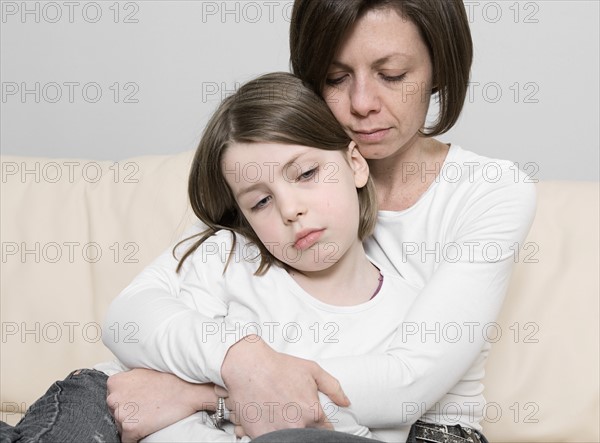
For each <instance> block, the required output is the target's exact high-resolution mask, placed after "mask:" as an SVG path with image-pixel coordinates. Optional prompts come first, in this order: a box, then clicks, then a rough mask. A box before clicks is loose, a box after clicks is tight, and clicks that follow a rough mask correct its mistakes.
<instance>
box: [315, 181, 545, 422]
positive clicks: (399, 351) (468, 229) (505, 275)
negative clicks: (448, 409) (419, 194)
mask: <svg viewBox="0 0 600 443" xmlns="http://www.w3.org/2000/svg"><path fill="white" fill-rule="evenodd" d="M505 177H510V178H512V175H508V174H505ZM524 181H525V180H523V178H521V181H520V182H515V181H514V180H512V179H510V180H509V179H507V180H503V181H501V182H498V183H495V184H493V185H490V184H487V185H486V186H485V187H484V189H485V192H479V193H478V192H474V193H473V194H472V195H471V196H470V198H469V200H467V201H465V209H464V211H463V214H464V219H463V220H461V225H460V226H459V228H458V229H457V234H456V237H455V238H453V239H452V241H454V242H456V243H457V244H459V245H461V246H462V251H463V253H462V254H461V255H460V259H459V260H456V257H455V256H452V257H450V255H451V254H448V256H449V257H450V259H451V261H450V260H447V261H444V257H443V254H442V257H441V259H442V262H441V263H440V264H439V266H438V267H437V269H436V270H435V272H434V273H433V275H432V277H431V278H430V279H429V281H428V282H427V284H426V285H425V287H424V289H423V290H422V292H421V293H420V295H419V296H418V297H417V299H416V301H415V302H414V304H413V305H412V306H411V309H410V311H409V312H408V313H407V316H406V318H405V320H404V322H403V324H402V326H401V327H400V329H399V330H398V332H397V335H396V337H395V339H394V341H393V342H392V344H391V346H390V348H389V350H388V352H387V353H386V355H371V356H368V357H367V358H365V357H360V358H357V357H348V358H336V359H329V360H321V361H319V363H320V364H321V365H322V366H323V368H324V369H326V370H327V371H328V372H330V373H332V374H333V375H335V376H336V377H337V378H338V379H339V380H340V383H341V385H342V386H343V387H344V390H345V391H346V393H347V394H348V396H349V398H350V399H351V400H352V402H353V405H352V410H353V411H354V413H355V414H356V415H357V416H358V417H360V422H361V423H362V424H364V425H366V426H369V427H388V426H392V425H396V426H397V425H402V424H411V423H413V422H414V421H416V420H417V419H418V418H419V417H420V415H421V414H422V413H424V412H425V411H428V410H429V409H430V408H432V407H433V406H435V403H436V402H437V401H438V400H440V399H441V398H442V397H443V396H444V395H446V394H447V393H448V392H450V390H451V389H452V388H453V387H454V386H455V385H456V384H457V383H458V382H459V381H460V380H461V378H463V376H464V375H465V374H466V373H467V371H468V370H469V369H470V368H471V366H472V365H473V363H474V362H475V360H476V359H477V358H478V357H479V356H480V353H481V351H482V348H483V347H484V345H485V344H486V339H487V336H486V333H489V330H488V329H487V326H489V325H490V324H492V326H493V322H495V321H496V319H497V316H498V313H499V311H500V308H501V306H502V303H503V301H504V297H505V295H506V292H507V288H508V284H509V280H510V275H511V272H512V268H513V266H514V262H515V255H514V251H515V245H518V247H520V246H521V245H522V244H523V242H524V240H525V238H526V235H527V233H528V232H529V229H530V226H531V223H532V222H533V218H534V214H535V188H534V186H533V185H532V184H527V183H525V182H524ZM428 246H429V248H430V249H431V248H432V246H433V245H428ZM490 246H491V247H490ZM498 250H499V251H502V253H501V256H500V257H496V251H498ZM465 251H468V253H465ZM444 331H449V332H448V333H447V334H444ZM486 331H487V332H486ZM492 331H493V330H492ZM492 335H493V333H492ZM492 339H493V337H492ZM489 340H490V339H488V341H489ZM367 377H368V380H369V382H368V383H365V382H364V380H365V379H366V378H367ZM382 405H383V406H382ZM392 405H394V407H392ZM481 406H483V405H481Z"/></svg>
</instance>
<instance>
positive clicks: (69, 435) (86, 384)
mask: <svg viewBox="0 0 600 443" xmlns="http://www.w3.org/2000/svg"><path fill="white" fill-rule="evenodd" d="M107 378H108V377H107V376H106V374H104V373H102V372H100V371H96V370H94V369H80V370H77V371H73V372H72V373H71V374H69V376H68V377H67V378H65V379H64V380H62V381H57V382H56V383H54V384H53V385H52V386H50V389H48V391H47V392H46V393H45V394H44V395H43V396H42V397H41V398H40V399H38V400H37V401H36V402H35V403H34V404H33V405H31V407H30V408H29V409H27V412H26V413H25V416H24V417H23V418H22V419H21V421H19V423H17V424H16V426H14V427H13V426H9V425H8V424H6V423H4V422H0V442H1V443H9V442H10V443H12V442H61V443H62V442H77V443H81V442H120V441H121V439H120V437H119V433H118V431H117V427H116V425H115V422H114V420H113V418H112V415H111V413H110V411H109V409H108V406H107V405H106V380H107Z"/></svg>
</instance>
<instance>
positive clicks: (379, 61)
mask: <svg viewBox="0 0 600 443" xmlns="http://www.w3.org/2000/svg"><path fill="white" fill-rule="evenodd" d="M397 58H399V59H410V58H411V56H410V54H407V53H405V52H394V53H392V54H389V55H386V56H384V57H381V58H378V59H377V60H375V61H374V62H373V63H371V66H373V67H374V68H379V67H381V66H382V65H384V64H386V63H388V62H389V61H394V60H395V59H397ZM331 66H333V67H336V68H340V69H343V70H344V71H352V68H351V67H350V66H349V65H347V64H346V63H343V62H341V61H339V60H333V61H332V62H331Z"/></svg>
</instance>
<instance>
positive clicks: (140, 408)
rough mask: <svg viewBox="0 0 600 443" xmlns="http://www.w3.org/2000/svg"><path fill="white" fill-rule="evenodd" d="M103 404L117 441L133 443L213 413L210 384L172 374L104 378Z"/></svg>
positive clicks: (124, 374)
mask: <svg viewBox="0 0 600 443" xmlns="http://www.w3.org/2000/svg"><path fill="white" fill-rule="evenodd" d="M107 389H108V396H107V398H106V403H107V404H108V407H109V409H110V411H111V413H112V415H113V417H114V419H115V422H116V424H117V428H118V429H119V433H120V434H121V441H122V442H124V443H128V442H137V441H138V440H141V439H142V438H144V437H146V436H147V435H149V434H152V433H154V432H156V431H158V430H160V429H163V428H165V427H167V426H169V425H171V424H173V423H175V422H177V421H179V420H182V419H184V418H186V417H189V416H190V415H192V414H194V413H196V412H197V411H200V410H212V411H214V410H215V406H216V400H217V397H216V395H215V393H214V385H213V384H202V385H201V384H193V383H188V382H186V381H183V380H181V379H180V378H178V377H176V376H175V375H172V374H167V373H163V372H157V371H152V370H150V369H132V370H131V371H127V372H121V373H119V374H115V375H113V376H111V377H109V378H108V382H107Z"/></svg>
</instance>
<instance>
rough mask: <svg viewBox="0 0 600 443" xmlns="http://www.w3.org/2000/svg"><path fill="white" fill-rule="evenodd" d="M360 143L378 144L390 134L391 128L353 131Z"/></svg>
mask: <svg viewBox="0 0 600 443" xmlns="http://www.w3.org/2000/svg"><path fill="white" fill-rule="evenodd" d="M352 132H353V133H354V135H355V137H356V139H357V141H359V142H363V143H378V142H380V141H382V140H383V139H384V138H385V137H386V136H387V135H388V134H389V132H390V128H384V129H375V130H373V131H352Z"/></svg>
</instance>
